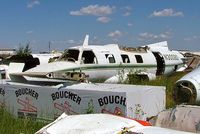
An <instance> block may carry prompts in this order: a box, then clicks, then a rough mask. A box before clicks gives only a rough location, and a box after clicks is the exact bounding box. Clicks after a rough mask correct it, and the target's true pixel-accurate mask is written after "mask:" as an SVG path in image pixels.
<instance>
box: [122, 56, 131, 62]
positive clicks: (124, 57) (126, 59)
mask: <svg viewBox="0 0 200 134" xmlns="http://www.w3.org/2000/svg"><path fill="white" fill-rule="evenodd" d="M121 57H122V61H123V63H130V60H129V57H128V55H126V54H122V55H121Z"/></svg>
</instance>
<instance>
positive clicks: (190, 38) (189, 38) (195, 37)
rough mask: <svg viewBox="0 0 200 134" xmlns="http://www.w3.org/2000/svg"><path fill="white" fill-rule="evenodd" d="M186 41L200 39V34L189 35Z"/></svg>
mask: <svg viewBox="0 0 200 134" xmlns="http://www.w3.org/2000/svg"><path fill="white" fill-rule="evenodd" d="M184 40H185V41H194V40H200V36H196V35H194V36H192V37H188V38H184Z"/></svg>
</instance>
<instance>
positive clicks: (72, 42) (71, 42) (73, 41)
mask: <svg viewBox="0 0 200 134" xmlns="http://www.w3.org/2000/svg"><path fill="white" fill-rule="evenodd" d="M67 43H69V44H75V43H76V41H75V40H68V41H67Z"/></svg>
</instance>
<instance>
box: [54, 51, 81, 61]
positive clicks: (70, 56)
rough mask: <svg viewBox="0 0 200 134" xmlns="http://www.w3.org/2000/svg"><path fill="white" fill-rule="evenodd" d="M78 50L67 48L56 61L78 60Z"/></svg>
mask: <svg viewBox="0 0 200 134" xmlns="http://www.w3.org/2000/svg"><path fill="white" fill-rule="evenodd" d="M78 56H79V50H73V49H68V50H66V51H65V52H64V54H63V55H62V56H61V57H60V58H59V59H58V61H72V62H75V61H77V60H78Z"/></svg>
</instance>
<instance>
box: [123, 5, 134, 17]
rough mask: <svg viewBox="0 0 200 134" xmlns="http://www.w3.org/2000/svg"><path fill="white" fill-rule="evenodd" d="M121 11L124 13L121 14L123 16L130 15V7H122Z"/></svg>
mask: <svg viewBox="0 0 200 134" xmlns="http://www.w3.org/2000/svg"><path fill="white" fill-rule="evenodd" d="M121 9H122V10H123V11H124V13H123V14H122V15H123V16H130V15H131V11H132V7H130V6H126V7H123V8H121Z"/></svg>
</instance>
